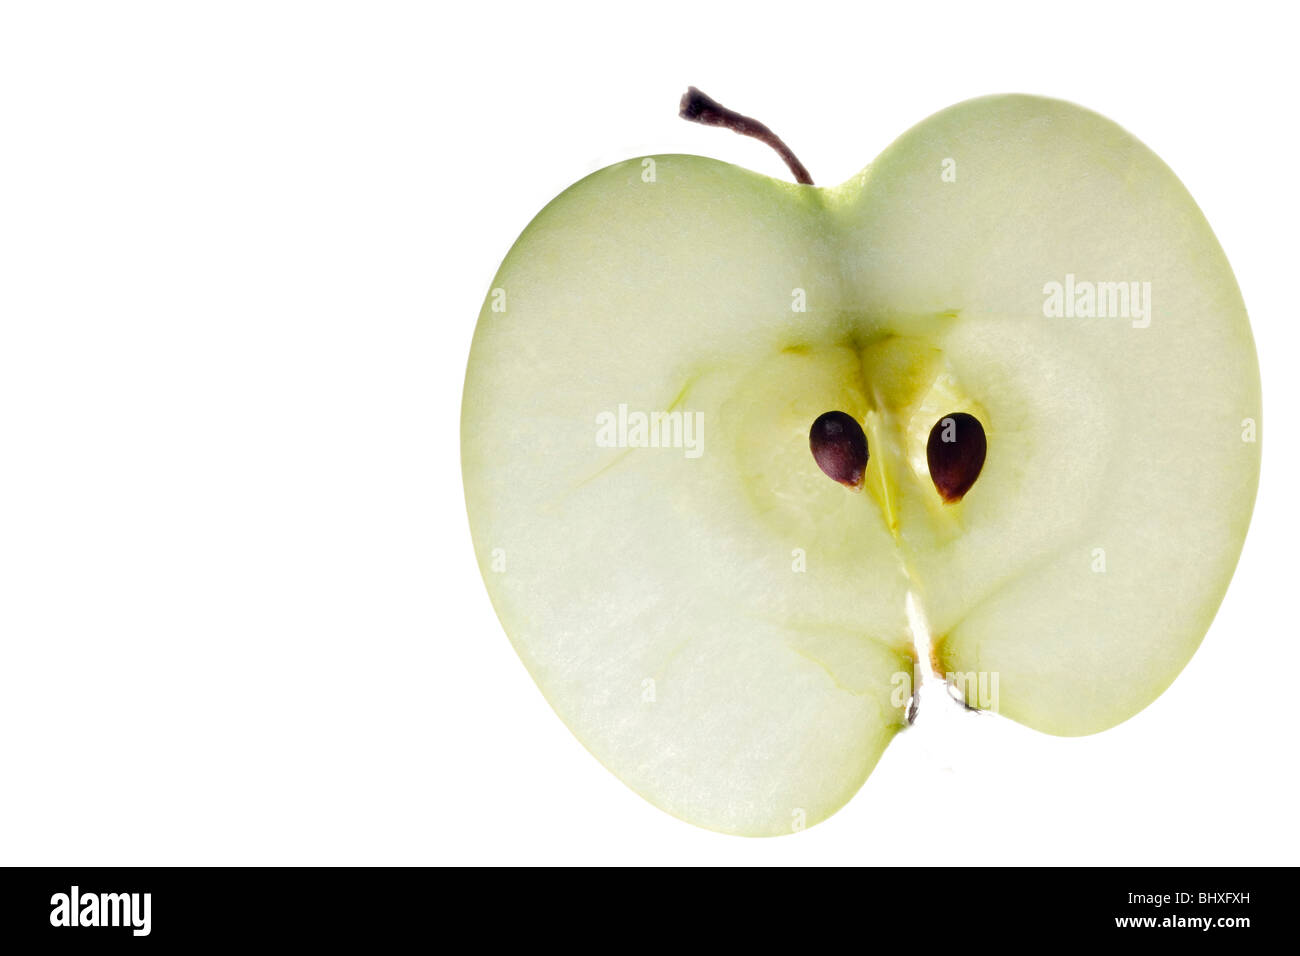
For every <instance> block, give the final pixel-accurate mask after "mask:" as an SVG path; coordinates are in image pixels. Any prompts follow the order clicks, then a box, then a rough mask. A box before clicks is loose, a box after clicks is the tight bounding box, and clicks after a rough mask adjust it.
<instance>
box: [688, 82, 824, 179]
mask: <svg viewBox="0 0 1300 956" xmlns="http://www.w3.org/2000/svg"><path fill="white" fill-rule="evenodd" d="M677 115H678V116H680V117H681V118H682V119H684V120H690V121H691V122H692V123H703V124H704V125H705V126H725V127H726V128H727V129H729V130H731V131H732V132H733V133H739V134H740V135H741V136H752V137H753V138H754V139H756V140H758V141H760V142H763V143H767V145H768V146H771V147H772V148H773V149H774V150H776V151H777V154H778V155H780V157H781V158H782V159H783V160H785V164H786V165H787V166H789V167H790V172H792V173H794V179H795V182H798V183H803V185H805V186H811V185H812V184H813V181H812V177H811V176H809V175H808V170H807V169H805V168H804V165H803V163H801V162H799V157H797V156H795V154H794V153H792V152H791V151H790V147H789V146H787V145H785V143H783V142H781V137H779V136H777V135H776V134H775V133H773V132H772V131H771V130H770V129H768V128H767V127H766V126H764V125H763V124H762V123H760V122H759V121H758V120H756V119H752V118H750V117H748V116H741V115H740V114H739V113H737V112H736V111H735V110H729V109H727V108H726V107H725V106H723V105H722V104H721V103H719V102H718V101H717V100H715V99H713V98H712V97H711V96H709V95H707V94H705V93H701V92H700V91H699V90H697V89H696V88H695V87H693V86H692V87H690V88H689V89H688V90H687V91H686V92H685V93H683V94H682V102H681V106H680V108H679V110H678V113H677Z"/></svg>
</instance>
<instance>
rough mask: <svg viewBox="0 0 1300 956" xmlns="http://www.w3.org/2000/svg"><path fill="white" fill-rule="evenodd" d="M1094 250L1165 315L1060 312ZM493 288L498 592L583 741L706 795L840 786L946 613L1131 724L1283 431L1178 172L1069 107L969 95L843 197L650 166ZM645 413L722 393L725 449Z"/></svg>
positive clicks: (557, 206)
mask: <svg viewBox="0 0 1300 956" xmlns="http://www.w3.org/2000/svg"><path fill="white" fill-rule="evenodd" d="M651 173H652V175H650V174H651ZM1067 275H1073V276H1076V277H1077V279H1078V281H1079V282H1130V281H1132V282H1139V283H1150V290H1151V292H1150V299H1149V305H1150V313H1149V321H1144V320H1143V319H1141V318H1134V319H1133V320H1131V321H1130V320H1129V319H1127V318H1123V317H1110V318H1100V317H1093V318H1087V317H1070V318H1067V317H1059V316H1048V315H1045V314H1044V313H1045V305H1044V302H1045V299H1046V294H1045V290H1046V289H1047V288H1048V287H1049V284H1050V283H1052V282H1057V283H1060V282H1062V281H1063V280H1064V279H1065V277H1066V276H1067ZM492 287H493V293H492V294H490V295H489V297H488V299H487V302H486V303H485V306H484V309H483V311H482V313H481V315H480V318H479V322H478V327H477V330H476V332H475V337H474V343H473V347H472V350H471V355H470V361H469V367H468V372H467V375H466V382H465V393H464V404H463V411H462V425H461V431H462V463H463V471H464V478H465V489H466V501H467V506H468V510H469V516H470V523H471V530H472V534H473V539H474V544H475V548H476V550H477V553H478V557H479V561H480V567H481V569H482V572H483V576H484V579H485V581H486V583H487V586H488V591H489V594H490V595H491V598H492V602H493V605H494V607H495V609H496V611H497V614H498V616H499V617H500V619H501V622H502V624H503V625H504V627H505V630H506V632H507V634H508V635H509V636H510V639H511V641H512V642H513V644H514V646H515V648H516V650H517V651H518V653H519V655H520V657H521V658H522V659H523V661H524V663H525V665H526V666H527V667H528V669H529V671H530V672H531V674H532V676H533V677H534V679H535V680H536V682H537V684H538V686H539V687H540V688H541V689H542V692H543V693H544V694H545V695H546V698H547V700H548V701H549V702H550V703H551V705H552V706H553V708H554V709H555V711H556V712H557V713H558V714H559V716H560V717H561V718H562V719H563V720H564V721H565V723H566V724H567V725H568V726H569V727H570V729H571V730H572V731H573V733H574V734H575V735H576V736H577V737H578V739H579V740H580V741H582V742H583V744H584V745H586V746H587V747H588V749H590V751H591V752H592V753H593V754H594V755H595V756H596V757H597V758H598V759H599V760H600V761H601V762H603V763H604V764H605V765H606V766H607V767H608V768H609V769H610V770H612V771H613V772H614V773H615V774H617V775H618V776H619V777H620V778H621V779H622V780H623V781H624V782H626V783H627V784H628V785H629V786H630V787H632V788H633V789H634V790H635V791H636V792H638V793H640V794H641V795H642V796H644V797H645V798H646V799H648V800H650V801H651V802H652V803H654V804H655V805H657V806H659V807H661V808H663V809H664V810H666V811H668V812H670V813H672V814H675V815H677V816H679V817H681V818H682V819H684V820H688V821H690V822H692V823H695V824H698V825H700V826H703V827H707V828H710V829H715V830H720V831H723V832H727V833H738V834H747V835H775V834H782V833H789V832H792V831H793V830H798V829H801V828H802V827H804V826H807V825H811V824H813V823H816V822H818V821H820V820H823V819H825V818H826V817H828V816H830V815H831V814H832V813H834V812H835V811H836V810H837V809H838V808H839V807H840V806H842V805H843V804H844V803H845V802H846V801H847V800H848V799H849V798H850V797H851V796H852V795H853V794H854V793H855V792H856V791H857V790H858V788H859V787H860V786H861V784H862V782H863V781H864V780H865V779H866V777H867V775H868V774H869V773H870V772H871V770H872V768H873V767H874V765H875V764H876V762H877V760H879V758H880V756H881V754H882V753H883V751H884V749H885V748H886V746H887V745H888V743H889V742H890V740H891V739H892V738H893V736H894V735H895V734H896V733H897V732H898V731H899V730H901V729H903V728H904V727H905V726H907V696H908V694H907V690H906V688H907V687H908V686H909V685H907V684H906V683H905V680H906V678H905V677H903V676H901V675H910V674H911V672H912V669H913V667H914V665H916V664H917V661H916V658H917V656H918V651H917V647H918V645H919V646H922V647H923V648H926V649H928V651H929V653H928V657H929V660H923V661H921V662H920V665H919V666H923V667H926V666H928V667H931V668H933V669H934V670H935V671H936V672H937V673H938V674H940V675H944V676H946V677H949V678H951V675H953V674H996V675H997V678H996V680H997V689H998V699H997V701H996V709H997V710H998V712H1000V713H1001V714H1003V715H1004V716H1006V717H1009V718H1011V719H1013V720H1015V721H1018V722H1020V723H1022V724H1025V725H1027V726H1029V727H1032V728H1035V729H1037V730H1041V731H1045V732H1047V733H1051V734H1057V735H1081V734H1091V733H1096V732H1098V731H1101V730H1105V729H1107V728H1109V727H1113V726H1114V725H1115V724H1118V723H1120V722H1121V721H1123V720H1126V719H1127V718H1129V717H1131V716H1133V715H1134V714H1136V713H1137V712H1138V711H1140V710H1141V709H1142V708H1144V707H1145V706H1147V705H1148V704H1149V703H1151V702H1152V701H1153V700H1155V698H1156V697H1158V696H1159V695H1160V694H1161V693H1162V692H1163V690H1164V689H1165V688H1166V687H1167V686H1168V685H1169V684H1170V683H1171V682H1172V681H1173V680H1174V678H1175V677H1176V676H1177V674H1178V673H1179V671H1180V670H1181V669H1182V668H1183V666H1184V665H1185V664H1186V663H1187V661H1188V660H1189V659H1190V658H1191V656H1192V654H1193V652H1194V651H1195V650H1196V647H1197V646H1198V645H1199V643H1200V641H1201V639H1202V637H1203V636H1204V635H1205V633H1206V630H1207V629H1208V627H1209V625H1210V622H1211V620H1212V619H1213V617H1214V614H1215V612H1216V610H1217V608H1218V606H1219V603H1220V601H1221V600H1222V598H1223V595H1224V592H1225V590H1226V588H1227V585H1228V582H1229V580H1230V578H1231V576H1232V572H1233V569H1234V567H1235V565H1236V561H1237V558H1238V555H1239V553H1240V549H1241V546H1242V543H1243V541H1244V538H1245V534H1246V529H1247V526H1248V524H1249V520H1250V514H1251V509H1252V506H1253V502H1254V496H1255V488H1256V485H1257V481H1258V470H1259V448H1260V445H1259V441H1258V429H1259V427H1260V387H1259V378H1258V363H1257V360H1256V356H1255V349H1254V344H1253V341H1252V338H1251V331H1250V325H1249V322H1248V320H1247V316H1246V311H1245V307H1244V305H1243V303H1242V299H1241V295H1240V293H1239V291H1238V288H1237V285H1236V282H1235V280H1234V277H1233V274H1232V271H1231V269H1230V267H1229V265H1228V262H1227V260H1226V258H1225V256H1224V254H1223V252H1222V250H1221V249H1220V247H1219V244H1218V242H1217V241H1216V239H1215V237H1214V234H1213V233H1212V231H1211V229H1210V227H1209V225H1208V224H1207V222H1206V221H1205V218H1204V217H1203V216H1202V214H1201V212H1200V210H1199V209H1198V208H1197V206H1196V204H1195V202H1194V201H1193V200H1192V198H1191V196H1190V195H1189V194H1188V193H1187V191H1186V189H1185V188H1184V187H1183V186H1182V184H1181V183H1180V182H1179V181H1178V179H1177V178H1176V177H1175V176H1174V174H1173V173H1172V172H1171V171H1170V170H1169V169H1168V167H1166V166H1165V165H1164V164H1163V163H1162V162H1161V161H1160V160H1159V159H1158V158H1157V157H1156V156H1155V155H1154V154H1153V153H1152V152H1150V151H1149V150H1148V149H1147V148H1146V147H1144V146H1143V145H1142V144H1141V143H1140V142H1138V141H1137V140H1136V139H1135V138H1134V137H1133V136H1131V135H1130V134H1128V133H1127V132H1125V131H1124V130H1123V129H1121V128H1120V127H1119V126H1117V125H1115V124H1114V123H1112V122H1110V121H1109V120H1107V119H1105V118H1103V117H1101V116H1098V115H1097V114H1095V113H1092V112H1089V111H1087V110H1084V109H1081V108H1079V107H1077V106H1074V105H1072V104H1069V103H1064V102H1060V101H1055V100H1049V99H1042V98H1036V97H1029V96H996V97H987V98H983V99H977V100H972V101H969V102H965V103H961V104H959V105H957V106H954V107H951V108H949V109H947V110H945V111H943V112H941V113H938V114H936V115H935V116H933V117H931V118H929V119H927V120H925V121H924V122H922V123H920V124H919V125H918V126H916V127H914V128H913V129H912V130H910V131H909V132H907V133H906V134H904V135H903V136H902V137H901V138H900V139H898V140H897V141H896V142H894V143H893V144H892V145H891V146H890V147H889V148H888V149H886V150H885V152H884V153H883V154H882V155H881V156H880V157H879V158H878V159H877V160H876V161H875V162H874V163H873V164H872V165H871V166H870V167H868V168H867V169H866V170H864V171H863V172H862V173H861V174H859V175H858V176H856V177H854V178H853V179H852V180H850V181H849V182H847V183H844V184H843V185H841V186H838V187H835V188H830V189H822V188H817V187H813V186H799V185H793V184H790V183H785V182H780V181H777V180H773V179H769V178H767V177H764V176H760V175H757V174H755V173H752V172H748V171H746V170H743V169H740V168H737V167H734V166H730V165H727V164H724V163H720V162H716V161H713V160H709V159H704V158H700V157H695V156H678V155H670V156H655V157H651V158H650V160H649V161H647V160H644V159H641V158H638V159H635V160H629V161H627V162H624V163H620V164H617V165H614V166H611V167H608V168H606V169H603V170H600V171H599V172H596V173H594V174H592V175H591V176H588V177H587V178H586V179H583V180H582V181H581V182H579V183H577V184H576V185H574V186H572V187H571V188H570V189H568V190H566V191H565V192H564V193H563V194H562V195H560V196H559V197H557V198H556V199H555V200H554V201H553V202H551V203H550V205H548V206H547V207H546V208H545V209H544V210H543V211H542V212H541V213H540V214H539V215H538V216H537V217H536V219H534V220H533V222H532V223H531V224H530V225H529V226H528V227H527V229H526V230H525V231H524V233H523V235H521V236H520V238H519V239H518V241H517V242H516V243H515V245H514V247H513V248H512V249H511V251H510V253H509V255H508V256H507V257H506V259H505V261H504V263H503V264H502V266H501V268H500V270H499V272H498V274H497V276H496V278H495V280H494V281H493V284H492ZM501 309H503V311H499V310H501ZM620 405H626V406H627V407H628V408H629V409H632V410H639V411H645V412H651V411H666V410H673V411H682V412H684V413H691V414H695V413H699V415H700V416H702V417H701V419H700V420H701V421H702V424H703V431H702V441H701V442H700V446H699V447H700V452H701V453H700V454H699V455H698V457H691V456H689V455H687V454H685V453H684V452H683V450H682V449H673V448H641V447H636V448H629V447H623V448H610V447H602V446H601V445H600V444H598V443H597V441H596V434H597V416H599V415H601V414H602V413H608V412H614V411H616V410H617V409H618V408H619V406H620ZM830 410H840V411H845V412H847V413H849V414H851V415H853V416H854V417H855V418H857V419H858V420H859V421H861V422H863V424H864V428H865V429H866V431H867V434H868V439H869V447H870V455H871V457H870V460H869V463H868V467H867V479H866V489H865V491H864V492H854V491H853V490H851V489H848V488H845V487H843V486H841V485H839V484H837V483H835V482H834V481H831V480H830V479H828V478H827V477H826V476H825V475H824V474H822V473H821V471H820V470H819V469H818V467H817V465H816V463H815V462H814V460H813V458H812V456H811V454H810V453H809V449H808V429H809V426H810V424H811V423H812V421H813V420H814V419H815V418H816V417H817V416H818V415H820V414H821V413H823V412H826V411H830ZM962 411H965V412H969V413H971V414H974V415H975V416H976V417H977V418H979V420H980V421H981V422H982V424H983V425H984V428H985V432H986V435H987V441H988V456H987V461H986V463H985V465H984V470H983V472H982V473H981V474H980V477H979V479H978V480H977V481H976V482H975V484H974V486H973V487H972V488H971V490H970V491H969V492H968V493H967V494H966V495H965V497H964V498H962V499H961V500H960V501H959V502H956V503H945V502H943V501H942V499H941V498H940V497H939V495H938V493H937V492H936V491H935V488H934V485H933V483H932V482H931V480H930V477H929V475H928V473H927V471H926V462H925V442H926V438H927V436H928V434H929V431H930V429H931V427H932V426H933V425H934V424H935V422H936V421H937V420H938V419H940V418H942V417H943V416H944V415H947V414H951V413H954V412H962ZM909 595H911V596H912V598H913V600H915V601H916V602H917V603H918V604H919V605H920V607H921V609H922V610H923V611H924V616H925V619H926V620H927V621H928V624H929V631H930V633H929V634H928V635H926V636H925V637H926V640H921V635H917V634H913V633H912V630H911V629H910V628H909V624H908V615H907V601H908V598H909ZM922 653H924V651H923V652H922ZM900 688H901V690H900ZM923 712H924V708H923V709H922V713H923ZM921 719H924V716H922V717H921Z"/></svg>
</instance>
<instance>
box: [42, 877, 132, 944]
mask: <svg viewBox="0 0 1300 956" xmlns="http://www.w3.org/2000/svg"><path fill="white" fill-rule="evenodd" d="M152 896H153V894H152V893H85V894H83V893H82V892H81V889H80V887H77V886H74V887H73V888H72V892H71V893H55V894H54V895H53V896H51V897H50V906H51V910H50V925H51V926H129V927H131V934H132V935H133V936H148V935H149V910H150V904H151V902H152V900H151V897H152Z"/></svg>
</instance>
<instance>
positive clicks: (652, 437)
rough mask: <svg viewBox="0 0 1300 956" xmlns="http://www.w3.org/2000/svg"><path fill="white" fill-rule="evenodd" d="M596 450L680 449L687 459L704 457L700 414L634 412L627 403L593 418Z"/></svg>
mask: <svg viewBox="0 0 1300 956" xmlns="http://www.w3.org/2000/svg"><path fill="white" fill-rule="evenodd" d="M596 446H597V447H599V448H680V449H682V450H683V451H684V453H685V455H686V457H687V458H699V457H700V455H702V454H704V413H703V412H681V411H679V412H634V411H629V410H628V407H627V405H626V404H621V405H619V406H618V411H616V412H601V413H600V414H598V415H597V416H596Z"/></svg>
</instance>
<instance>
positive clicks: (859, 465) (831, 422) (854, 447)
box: [808, 412, 869, 490]
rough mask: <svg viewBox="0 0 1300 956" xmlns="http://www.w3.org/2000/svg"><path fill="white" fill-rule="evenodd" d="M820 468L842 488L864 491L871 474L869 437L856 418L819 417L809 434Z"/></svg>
mask: <svg viewBox="0 0 1300 956" xmlns="http://www.w3.org/2000/svg"><path fill="white" fill-rule="evenodd" d="M808 446H809V447H810V448H811V449H812V454H813V458H814V460H816V462H817V467H819V468H820V469H821V470H822V471H824V472H826V474H827V475H829V476H830V477H831V478H834V479H835V480H836V481H838V482H839V483H840V484H842V485H844V486H845V487H848V488H853V489H854V490H857V489H860V488H861V487H862V480H863V476H864V475H865V474H866V471H867V458H868V457H869V456H868V453H867V436H866V434H864V433H863V431H862V426H861V425H859V424H858V423H857V420H856V419H854V418H853V416H851V415H848V414H846V413H845V412H824V413H822V414H821V415H818V416H817V420H816V421H815V422H813V424H812V430H811V431H810V432H809V433H808Z"/></svg>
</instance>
